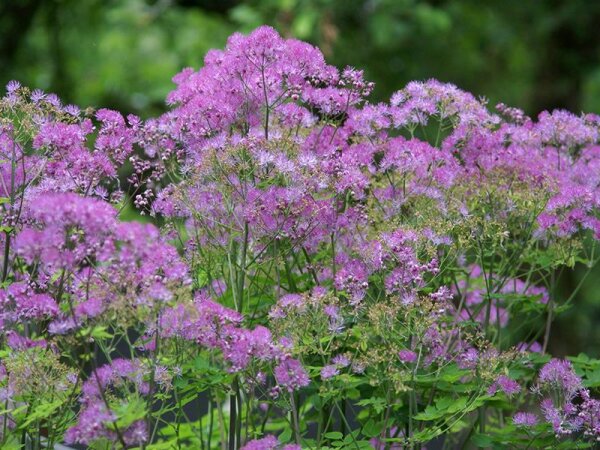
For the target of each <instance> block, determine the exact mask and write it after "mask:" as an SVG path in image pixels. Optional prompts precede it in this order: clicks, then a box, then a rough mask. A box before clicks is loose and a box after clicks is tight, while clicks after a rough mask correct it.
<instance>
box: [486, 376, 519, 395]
mask: <svg viewBox="0 0 600 450" xmlns="http://www.w3.org/2000/svg"><path fill="white" fill-rule="evenodd" d="M498 390H501V391H502V392H504V393H505V394H506V395H508V396H509V397H511V396H513V395H515V394H518V393H519V391H520V390H521V386H520V385H519V383H517V382H516V381H515V380H513V379H511V378H508V377H507V376H506V375H500V376H499V377H498V378H497V379H496V381H494V382H493V383H492V385H491V386H490V387H489V389H488V394H489V395H494V394H495V393H496V392H497V391H498Z"/></svg>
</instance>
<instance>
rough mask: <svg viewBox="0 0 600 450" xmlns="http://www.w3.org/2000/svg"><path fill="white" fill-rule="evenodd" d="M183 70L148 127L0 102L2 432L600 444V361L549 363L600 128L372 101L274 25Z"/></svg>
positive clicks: (590, 250)
mask: <svg viewBox="0 0 600 450" xmlns="http://www.w3.org/2000/svg"><path fill="white" fill-rule="evenodd" d="M173 80H174V82H175V85H176V86H175V89H174V90H173V91H172V92H171V93H170V94H169V95H168V97H167V105H168V107H169V110H168V111H167V112H166V113H164V114H163V115H161V116H159V117H155V118H150V119H148V120H141V119H140V118H138V117H135V116H128V117H123V116H122V115H121V114H120V113H118V112H116V111H111V110H107V109H100V110H98V111H96V112H93V111H90V110H80V109H79V108H78V107H76V106H73V105H67V106H64V105H63V104H62V103H61V102H60V100H59V99H58V97H56V96H55V95H53V94H47V93H44V92H42V91H39V90H35V91H29V90H28V89H26V88H24V87H22V86H20V84H18V83H16V82H11V83H10V84H9V86H8V87H7V93H6V95H5V96H4V97H3V98H2V99H0V217H1V220H0V249H2V252H1V253H0V254H2V255H3V258H2V266H1V267H2V268H1V271H0V276H1V279H0V401H2V403H3V406H4V407H3V408H0V409H1V410H2V411H0V447H3V448H4V446H7V448H19V445H21V444H20V443H21V442H23V445H25V444H27V445H29V443H32V445H33V447H32V448H41V447H42V446H45V445H51V444H53V443H55V442H58V441H66V442H68V443H73V444H80V445H87V446H90V447H93V448H98V449H104V448H106V449H108V448H114V447H118V448H129V447H141V448H148V446H150V445H156V446H157V447H156V448H203V449H214V448H225V447H227V448H229V449H230V450H233V449H236V450H238V449H247V450H251V449H284V450H285V449H287V450H296V449H299V448H381V449H383V448H421V447H422V446H425V445H427V444H428V443H430V442H432V441H434V440H436V439H444V441H445V442H444V445H445V446H446V447H447V448H454V447H456V448H461V447H467V446H486V447H494V448H496V447H498V448H504V447H511V448H512V447H514V448H556V447H557V446H562V447H563V448H567V447H568V445H571V444H572V445H573V446H578V445H581V446H586V445H587V446H590V445H595V443H596V442H598V440H600V422H599V417H600V401H599V400H597V398H598V385H599V383H598V379H599V378H598V373H599V371H600V363H598V361H596V360H593V359H590V358H588V357H586V356H585V355H579V356H578V357H572V358H567V359H553V358H551V357H550V356H548V355H547V354H548V350H549V348H550V346H549V339H550V336H551V323H552V320H553V319H554V317H555V316H556V315H557V314H558V313H560V312H561V311H562V310H563V309H565V306H566V305H568V304H570V303H571V300H572V298H562V297H561V295H562V294H561V293H560V290H558V289H556V288H555V287H556V286H555V285H556V278H557V276H558V275H559V274H560V273H561V271H562V270H563V269H565V268H566V269H572V268H573V267H574V265H575V264H577V263H583V264H585V265H587V266H588V267H590V268H591V267H592V266H593V265H594V264H595V263H596V259H597V256H594V255H595V254H597V252H595V247H596V246H597V245H598V240H600V219H599V217H600V216H599V212H600V208H599V207H600V117H599V116H596V115H593V114H586V115H575V114H572V113H570V112H567V111H562V110H557V111H552V112H542V113H540V114H539V115H538V116H537V118H532V117H528V116H526V115H525V114H524V113H523V112H522V111H520V110H519V109H517V108H513V107H509V106H506V105H503V104H500V105H498V106H497V107H496V109H495V110H492V109H491V108H489V107H488V105H486V103H485V102H484V101H483V100H481V99H478V98H476V97H474V96H473V95H471V94H469V93H467V92H464V91H462V90H460V89H459V88H458V87H456V86H454V85H451V84H447V83H442V82H439V81H436V80H428V81H414V82H411V83H409V84H408V85H406V86H405V87H404V88H403V89H401V90H399V91H397V92H396V93H394V94H393V95H392V97H391V98H390V100H389V101H387V102H382V103H378V104H373V103H370V102H369V94H370V93H371V91H372V89H373V88H374V86H373V84H372V83H370V82H368V81H367V80H365V79H364V77H363V73H362V71H360V70H358V69H354V68H345V69H343V70H339V69H338V68H336V67H333V66H331V65H328V64H327V63H326V61H325V58H324V57H323V54H322V53H321V52H320V50H319V49H317V48H315V47H313V46H311V45H309V44H307V43H304V42H301V41H297V40H294V39H284V38H282V37H281V36H280V35H279V34H278V33H277V32H276V31H275V30H273V29H272V28H269V27H260V28H258V29H256V30H255V31H253V32H252V33H250V34H249V35H246V36H245V35H242V34H235V35H233V36H231V37H230V39H229V41H228V43H227V46H226V47H225V49H224V50H213V51H211V52H209V53H208V55H206V57H205V60H204V65H203V67H202V68H201V69H199V70H194V69H184V70H183V71H182V72H181V73H179V74H177V75H176V76H175V77H174V79H173ZM137 213H140V215H145V214H148V215H149V217H146V219H148V220H147V221H149V222H153V223H142V222H139V221H133V222H132V221H126V220H124V219H125V218H131V217H132V216H135V215H136V214H137Z"/></svg>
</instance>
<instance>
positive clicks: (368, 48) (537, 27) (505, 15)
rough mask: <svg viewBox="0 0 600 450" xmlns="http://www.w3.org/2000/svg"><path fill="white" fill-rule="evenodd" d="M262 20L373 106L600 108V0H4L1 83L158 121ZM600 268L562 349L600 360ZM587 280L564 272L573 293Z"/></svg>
mask: <svg viewBox="0 0 600 450" xmlns="http://www.w3.org/2000/svg"><path fill="white" fill-rule="evenodd" d="M261 24H270V25H273V26H275V27H276V28H277V29H278V30H279V31H280V32H281V33H282V34H284V35H286V36H294V37H297V38H300V39H304V40H308V41H310V42H312V43H314V44H316V45H318V46H319V47H320V48H321V49H322V50H323V52H324V53H325V56H326V58H327V59H328V61H329V62H330V63H333V64H336V65H338V66H340V67H343V66H346V65H351V66H355V67H357V68H362V69H364V70H365V72H366V76H367V78H368V79H369V80H372V81H375V83H376V89H375V92H374V94H373V100H374V101H375V100H384V99H386V98H388V97H389V95H390V94H391V93H392V92H393V91H395V90H397V89H399V88H401V87H402V86H403V85H404V84H405V83H406V82H407V81H409V80H414V79H427V78H432V77H433V78H438V79H440V80H443V81H449V82H452V83H455V84H457V85H458V86H459V87H461V88H463V89H466V90H469V91H471V92H473V93H474V94H476V95H478V96H482V97H485V98H487V99H489V101H490V104H491V105H495V104H496V103H497V102H499V101H502V102H504V103H506V104H509V105H512V106H519V107H521V108H523V109H525V111H526V112H527V113H529V114H533V115H536V114H537V113H539V112H540V111H541V110H544V109H554V108H567V109H570V110H572V111H574V112H581V111H586V112H596V113H600V32H599V31H598V26H599V25H598V24H600V2H598V1H593V0H562V1H561V0H554V1H551V0H545V1H543V0H460V1H459V0H452V1H443V0H438V1H433V0H431V1H418V0H337V1H333V0H253V1H247V2H242V1H235V0H205V1H193V0H178V1H176V0H155V1H150V0H122V1H117V0H112V1H110V0H1V1H0V83H3V84H5V83H6V82H7V81H8V80H10V79H18V80H20V81H21V82H22V83H23V84H25V85H28V86H31V87H36V88H42V89H44V90H47V91H51V92H56V93H57V94H59V95H60V96H61V97H62V98H63V99H64V100H65V102H69V103H76V104H78V105H80V106H90V105H91V106H96V107H99V106H106V107H112V108H116V109H119V110H121V111H122V112H126V113H128V112H134V113H137V114H139V115H141V116H143V117H148V116H151V115H155V114H158V113H160V112H161V111H163V110H164V97H165V95H166V94H167V92H169V90H170V89H171V88H172V83H171V81H170V79H171V77H172V76H173V75H174V74H175V73H177V72H178V71H180V70H181V69H182V68H183V67H185V66H192V67H195V68H197V67H199V66H200V65H201V63H202V60H203V56H204V53H205V52H206V51H207V50H208V49H210V48H212V47H223V45H224V44H225V41H226V39H227V36H228V35H229V34H231V33H232V32H234V31H250V30H251V29H253V28H254V27H256V26H258V25H261ZM599 274H600V271H599V270H596V271H595V272H594V273H592V274H591V275H590V276H589V277H588V278H587V280H586V283H585V284H584V286H583V288H582V290H581V291H580V293H579V294H578V295H577V299H576V302H575V304H574V307H573V308H572V309H571V310H570V311H568V312H567V313H565V314H564V315H563V316H562V318H561V319H560V320H559V322H558V323H557V326H556V327H555V329H554V331H553V339H552V350H553V352H554V353H555V354H559V355H560V354H566V353H570V354H573V353H577V352H579V351H586V352H588V353H589V354H591V355H594V356H596V357H599V356H600V329H599V325H600V281H599V280H598V275H599ZM580 276H582V272H581V271H578V272H577V273H575V274H574V275H570V276H565V277H562V280H561V286H560V291H561V295H562V296H568V295H569V293H570V290H572V289H573V287H574V286H575V285H576V283H577V279H578V277H580Z"/></svg>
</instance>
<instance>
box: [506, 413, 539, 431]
mask: <svg viewBox="0 0 600 450" xmlns="http://www.w3.org/2000/svg"><path fill="white" fill-rule="evenodd" d="M512 420H513V423H514V424H515V425H517V426H521V427H532V426H534V425H537V423H538V418H537V416H536V415H535V414H532V413H528V412H518V413H516V414H515V415H514V416H513V419H512Z"/></svg>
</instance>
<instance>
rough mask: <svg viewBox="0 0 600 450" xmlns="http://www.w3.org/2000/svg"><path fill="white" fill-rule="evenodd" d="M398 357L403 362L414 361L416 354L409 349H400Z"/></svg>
mask: <svg viewBox="0 0 600 450" xmlns="http://www.w3.org/2000/svg"><path fill="white" fill-rule="evenodd" d="M398 358H399V359H400V361H402V362H404V363H414V362H415V361H416V360H417V354H416V353H415V352H413V351H411V350H406V349H404V350H400V351H399V352H398Z"/></svg>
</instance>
